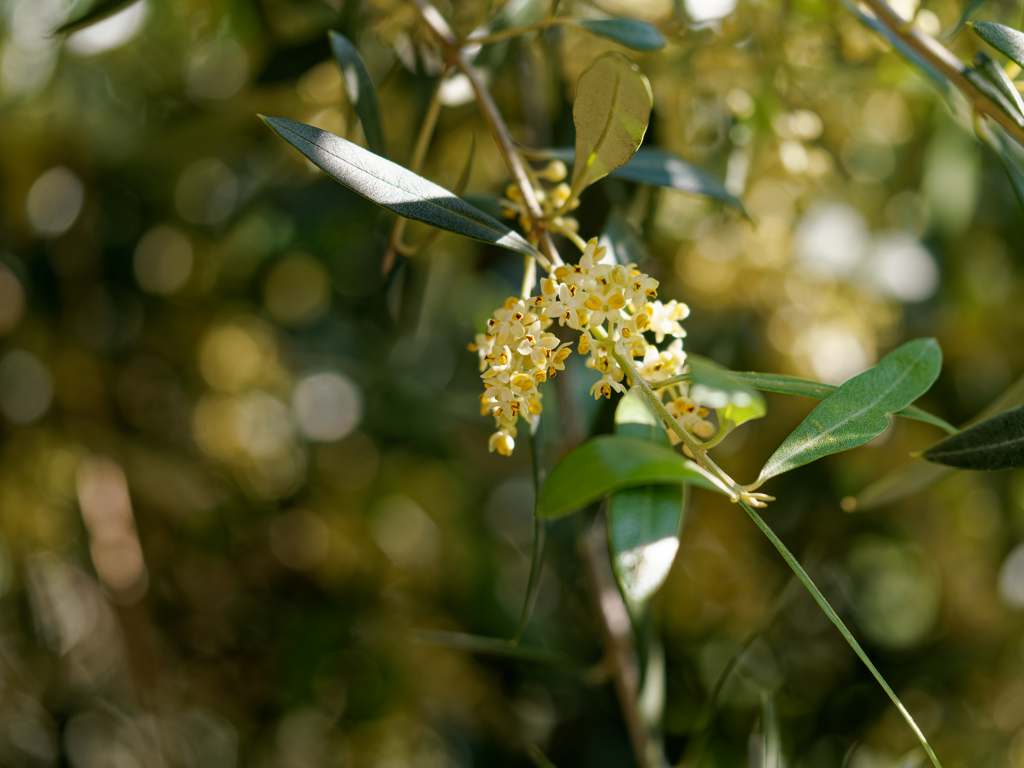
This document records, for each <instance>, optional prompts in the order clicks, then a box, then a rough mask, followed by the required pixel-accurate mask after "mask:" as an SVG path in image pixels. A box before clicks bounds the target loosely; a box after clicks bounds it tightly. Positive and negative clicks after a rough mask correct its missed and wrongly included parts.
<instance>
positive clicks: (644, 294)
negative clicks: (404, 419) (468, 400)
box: [469, 238, 714, 456]
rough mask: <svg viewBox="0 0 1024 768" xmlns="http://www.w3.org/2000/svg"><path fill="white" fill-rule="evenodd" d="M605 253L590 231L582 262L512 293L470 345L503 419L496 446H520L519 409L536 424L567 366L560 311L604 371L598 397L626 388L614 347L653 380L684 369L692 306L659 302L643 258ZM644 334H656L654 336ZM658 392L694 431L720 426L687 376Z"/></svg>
mask: <svg viewBox="0 0 1024 768" xmlns="http://www.w3.org/2000/svg"><path fill="white" fill-rule="evenodd" d="M605 257H606V249H605V248H604V247H600V246H598V243H597V239H596V238H594V239H591V240H590V241H589V242H588V243H587V244H586V247H585V249H584V251H583V254H582V256H581V258H580V261H579V263H578V264H566V265H562V266H559V267H558V268H557V269H555V270H554V272H552V273H551V275H550V276H549V277H547V278H546V279H545V280H544V281H543V283H542V284H541V292H540V294H538V295H537V296H531V297H529V298H525V299H517V298H515V297H509V298H508V299H506V300H505V302H504V304H503V305H502V307H501V308H499V309H497V310H495V312H494V314H493V315H492V317H491V318H490V319H489V320H488V321H487V331H486V333H482V334H477V336H476V339H475V340H474V342H473V343H472V344H470V345H469V349H470V351H474V352H476V353H477V354H478V355H479V358H480V371H481V378H482V379H483V384H484V392H483V394H481V395H480V402H481V406H480V412H481V415H488V414H489V415H491V416H493V417H494V419H495V426H496V431H495V432H494V434H493V435H491V439H490V442H489V444H488V448H489V450H491V451H497V452H498V453H500V454H502V455H504V456H510V455H511V454H512V451H513V449H514V448H515V438H516V434H517V432H516V425H517V424H518V421H519V418H520V417H522V418H523V419H524V420H525V421H526V422H527V423H529V424H533V423H534V421H535V420H536V418H537V417H538V416H540V414H541V412H542V411H543V403H542V395H541V393H540V392H539V391H538V387H539V385H540V384H542V383H543V382H544V381H546V380H547V379H549V378H554V377H555V376H557V375H558V372H559V371H562V370H565V361H566V358H568V356H569V355H570V354H571V353H572V349H571V342H561V341H559V339H558V337H557V336H556V335H555V334H554V333H551V332H549V331H548V329H549V328H550V327H551V326H552V325H554V323H555V321H556V320H557V321H558V324H559V326H561V327H566V326H567V327H568V328H570V329H571V330H573V331H578V332H579V334H580V336H579V339H578V346H577V349H578V352H579V354H580V355H589V356H588V358H587V361H586V365H587V367H588V368H590V369H592V370H594V371H597V372H598V373H599V374H600V376H601V377H600V379H598V381H597V382H595V383H594V385H593V386H592V387H591V389H590V394H591V395H592V396H593V397H594V398H595V399H599V398H601V397H606V398H610V397H611V394H612V392H620V393H622V392H625V391H626V388H625V386H624V385H623V381H624V380H625V379H626V372H625V371H624V370H623V369H622V367H621V366H620V365H619V364H618V363H617V362H616V361H615V357H614V356H613V352H614V353H617V354H619V355H622V356H627V355H628V356H629V357H631V358H633V359H636V360H637V361H638V362H637V369H638V371H639V373H640V375H641V376H643V377H644V378H645V379H647V380H648V381H662V380H665V379H667V378H670V377H672V376H676V375H678V374H679V373H682V372H683V369H684V368H685V365H686V353H685V352H684V351H683V341H682V340H683V337H684V336H685V335H686V332H685V331H684V330H683V327H682V326H681V325H680V321H681V320H683V319H685V318H686V317H687V316H688V315H689V312H690V310H689V308H688V307H687V306H686V305H685V304H680V303H678V302H676V301H670V302H668V303H667V304H663V303H662V302H660V301H658V300H657V296H658V292H657V289H658V281H657V280H655V279H654V278H652V277H650V276H649V275H645V274H643V273H642V272H640V271H639V270H638V269H637V268H636V265H634V264H630V265H625V266H623V265H620V264H614V263H609V261H608V260H606V258H605ZM645 334H650V335H652V336H653V337H654V340H655V341H654V343H651V342H650V341H649V340H648V339H647V338H646V336H645ZM666 337H671V338H672V341H671V342H670V343H669V345H668V347H667V348H665V349H663V350H659V349H658V347H657V346H655V345H656V344H660V343H661V342H662V341H664V339H665V338H666ZM659 392H661V393H664V396H667V398H668V400H667V404H666V407H667V408H668V410H669V412H671V413H672V414H673V415H675V416H677V418H679V419H680V423H682V424H683V426H684V427H686V428H687V430H689V431H690V432H691V433H693V434H695V435H697V436H698V437H701V438H703V439H707V438H708V437H711V436H712V435H713V434H714V427H713V425H712V424H711V423H710V422H708V421H705V419H704V417H705V416H707V414H708V412H707V410H706V409H704V408H701V407H699V406H698V405H697V404H696V403H694V402H693V401H692V400H690V398H689V389H688V385H687V384H685V383H680V384H675V385H672V386H669V387H665V388H663V389H661V390H659ZM671 434H672V433H670V435H671Z"/></svg>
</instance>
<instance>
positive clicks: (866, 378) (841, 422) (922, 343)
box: [757, 339, 942, 484]
mask: <svg viewBox="0 0 1024 768" xmlns="http://www.w3.org/2000/svg"><path fill="white" fill-rule="evenodd" d="M941 368H942V351H941V350H940V349H939V344H938V342H937V341H935V339H916V340H914V341H911V342H908V343H907V344H904V345H903V346H902V347H899V348H898V349H895V350H893V351H892V352H890V353H889V354H888V355H886V356H885V357H884V358H882V361H881V362H880V363H879V364H878V365H876V366H875V367H874V368H869V369H868V370H866V371H864V372H863V373H860V374H858V375H856V376H854V377H853V378H852V379H850V380H849V381H847V382H846V383H844V384H843V385H842V386H840V387H839V389H837V390H836V391H835V393H834V394H832V395H830V396H829V397H827V398H825V399H824V400H823V401H822V402H821V403H819V404H818V405H817V406H816V407H815V408H814V410H813V411H811V412H810V414H808V416H807V418H806V419H804V420H803V422H801V424H800V426H798V427H797V428H796V429H795V430H794V431H793V433H792V434H791V435H790V436H789V437H787V438H786V439H785V440H784V441H783V443H782V445H780V446H779V448H778V449H777V450H776V451H775V453H773V454H772V455H771V458H769V459H768V462H767V463H766V464H765V465H764V468H763V469H762V470H761V474H760V475H759V476H758V478H757V480H758V483H759V484H760V483H762V482H764V481H765V480H767V479H768V478H771V477H775V476H776V475H779V474H782V473H783V472H787V471H789V470H791V469H795V468H796V467H799V466H803V465H804V464H807V463H809V462H812V461H814V460H815V459H820V458H821V457H822V456H828V455H830V454H833V453H839V452H840V451H847V450H849V449H851V448H856V447H857V446H859V445H863V444H864V443H866V442H867V441H868V440H871V439H872V438H873V437H877V436H878V435H880V434H882V433H883V432H884V431H885V430H886V428H887V427H888V426H889V419H888V415H889V414H890V413H895V412H896V411H899V410H901V409H903V408H906V407H907V406H908V405H910V403H912V402H913V401H914V400H916V399H917V398H919V397H920V396H921V395H923V394H924V393H925V392H927V391H928V389H929V387H931V385H932V384H933V383H934V382H935V379H936V378H938V375H939V371H940V369H941Z"/></svg>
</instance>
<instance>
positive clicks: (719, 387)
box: [686, 355, 768, 426]
mask: <svg viewBox="0 0 1024 768" xmlns="http://www.w3.org/2000/svg"><path fill="white" fill-rule="evenodd" d="M686 363H687V365H688V366H689V368H690V399H691V400H693V401H694V402H695V403H697V404H699V405H703V406H704V407H706V408H713V409H715V410H716V411H719V417H720V418H721V420H722V421H723V422H725V421H731V422H732V423H733V424H735V425H736V426H739V425H740V424H742V423H743V422H745V421H749V420H750V419H760V418H761V417H762V416H764V415H765V414H766V413H767V412H768V409H767V408H766V406H765V404H764V397H762V396H761V393H760V392H756V391H755V390H753V389H751V388H750V387H749V386H747V385H746V384H744V383H743V382H742V381H741V380H738V379H737V378H735V377H733V375H732V371H728V370H726V369H725V368H723V367H722V366H720V365H719V364H718V363H716V362H715V361H714V360H708V359H707V358H706V357H698V356H697V355H688V356H687V358H686Z"/></svg>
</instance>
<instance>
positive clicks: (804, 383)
mask: <svg viewBox="0 0 1024 768" xmlns="http://www.w3.org/2000/svg"><path fill="white" fill-rule="evenodd" d="M729 375H730V376H731V377H732V378H734V379H736V380H737V381H741V382H743V383H744V384H746V385H747V386H750V387H753V388H754V389H760V390H761V391H762V392H778V393H780V394H783V395H800V396H802V397H813V398H815V399H816V400H824V399H825V398H826V397H828V396H829V395H831V394H832V393H833V392H835V391H836V390H837V389H839V387H837V386H836V385H834V384H823V383H822V382H820V381H810V380H808V379H799V378H797V377H796V376H783V375H782V374H778V373H754V372H740V371H729ZM894 415H896V416H902V417H904V418H906V419H914V420H915V421H923V422H924V423H926V424H931V425H932V426H935V427H938V428H939V429H941V430H944V431H946V432H949V433H950V434H955V433H956V431H957V428H956V427H954V426H953V425H952V424H950V423H949V422H948V421H946V420H945V419H940V418H939V417H938V416H936V415H934V414H931V413H928V411H926V410H924V409H923V408H918V407H917V406H916V405H908V406H907V407H906V408H903V409H901V410H899V411H896V413H895V414H894Z"/></svg>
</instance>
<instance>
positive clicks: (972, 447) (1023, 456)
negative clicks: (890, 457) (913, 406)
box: [922, 405, 1024, 469]
mask: <svg viewBox="0 0 1024 768" xmlns="http://www.w3.org/2000/svg"><path fill="white" fill-rule="evenodd" d="M922 456H924V458H926V459H928V461H931V462H935V463H936V464H945V465H946V466H950V467H957V468H959V469H1013V468H1015V467H1024V405H1022V406H1018V407H1017V408H1014V409H1013V410H1010V411H1003V412H1002V413H1000V414H998V415H996V416H993V417H992V418H990V419H986V420H985V421H983V422H981V423H979V424H975V425H974V426H973V427H970V428H968V429H965V430H964V431H963V432H959V433H958V434H955V435H950V436H949V437H947V438H946V439H945V440H940V441H939V442H937V443H936V444H935V445H933V446H931V447H930V448H928V449H927V450H926V451H925V452H924V453H923V454H922Z"/></svg>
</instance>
